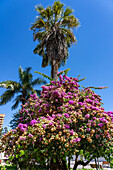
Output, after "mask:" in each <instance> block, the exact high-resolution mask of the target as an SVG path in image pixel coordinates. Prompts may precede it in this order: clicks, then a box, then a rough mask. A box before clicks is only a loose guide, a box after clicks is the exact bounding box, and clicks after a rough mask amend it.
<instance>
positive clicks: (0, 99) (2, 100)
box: [0, 90, 15, 105]
mask: <svg viewBox="0 0 113 170" xmlns="http://www.w3.org/2000/svg"><path fill="white" fill-rule="evenodd" d="M14 95H15V91H14V90H7V91H5V92H4V93H3V94H2V95H1V96H0V105H4V104H6V103H7V102H9V101H10V100H11V99H12V98H13V97H14Z"/></svg>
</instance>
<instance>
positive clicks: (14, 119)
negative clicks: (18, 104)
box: [10, 112, 20, 129]
mask: <svg viewBox="0 0 113 170" xmlns="http://www.w3.org/2000/svg"><path fill="white" fill-rule="evenodd" d="M19 118H20V114H19V112H16V113H14V114H13V116H12V120H11V121H10V127H11V128H12V129H16V127H17V126H18V124H19V123H20V119H19Z"/></svg>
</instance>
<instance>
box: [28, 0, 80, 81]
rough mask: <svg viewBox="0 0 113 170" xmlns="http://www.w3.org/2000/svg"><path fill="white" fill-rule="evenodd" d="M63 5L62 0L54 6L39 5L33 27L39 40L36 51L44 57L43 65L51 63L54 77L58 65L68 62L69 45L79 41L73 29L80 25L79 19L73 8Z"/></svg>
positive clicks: (36, 38) (35, 37)
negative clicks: (73, 13)
mask: <svg viewBox="0 0 113 170" xmlns="http://www.w3.org/2000/svg"><path fill="white" fill-rule="evenodd" d="M63 7H64V4H62V3H61V2H60V1H55V2H54V4H53V6H52V7H51V6H48V7H47V8H44V7H43V6H42V5H38V6H37V7H36V11H37V12H38V16H37V18H36V21H35V22H34V23H33V24H32V27H31V30H33V31H34V33H33V37H34V41H35V40H38V42H39V43H38V45H37V46H36V48H35V49H34V53H35V54H39V55H40V56H42V57H43V60H42V67H46V66H47V65H48V63H50V65H51V66H52V70H51V76H52V78H54V79H56V76H55V74H57V71H58V67H60V66H61V65H63V64H65V62H66V59H67V57H68V47H70V46H71V45H72V44H73V43H76V41H77V40H76V38H75V36H74V34H73V33H72V31H73V29H74V28H77V27H78V26H79V22H78V19H77V18H75V16H74V15H72V12H73V10H72V9H71V8H69V7H67V8H66V9H65V10H64V8H63Z"/></svg>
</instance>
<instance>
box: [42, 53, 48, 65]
mask: <svg viewBox="0 0 113 170" xmlns="http://www.w3.org/2000/svg"><path fill="white" fill-rule="evenodd" d="M48 63H49V57H48V55H47V54H46V55H43V60H42V67H46V66H48Z"/></svg>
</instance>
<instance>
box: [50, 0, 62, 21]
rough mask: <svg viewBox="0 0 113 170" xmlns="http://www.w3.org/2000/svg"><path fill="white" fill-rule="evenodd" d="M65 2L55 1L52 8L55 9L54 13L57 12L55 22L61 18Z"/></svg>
mask: <svg viewBox="0 0 113 170" xmlns="http://www.w3.org/2000/svg"><path fill="white" fill-rule="evenodd" d="M63 6H64V4H62V3H61V2H60V1H55V2H54V4H53V6H52V9H53V13H54V14H55V22H56V21H57V20H58V19H59V17H60V16H61V15H60V14H61V11H62V8H63Z"/></svg>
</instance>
